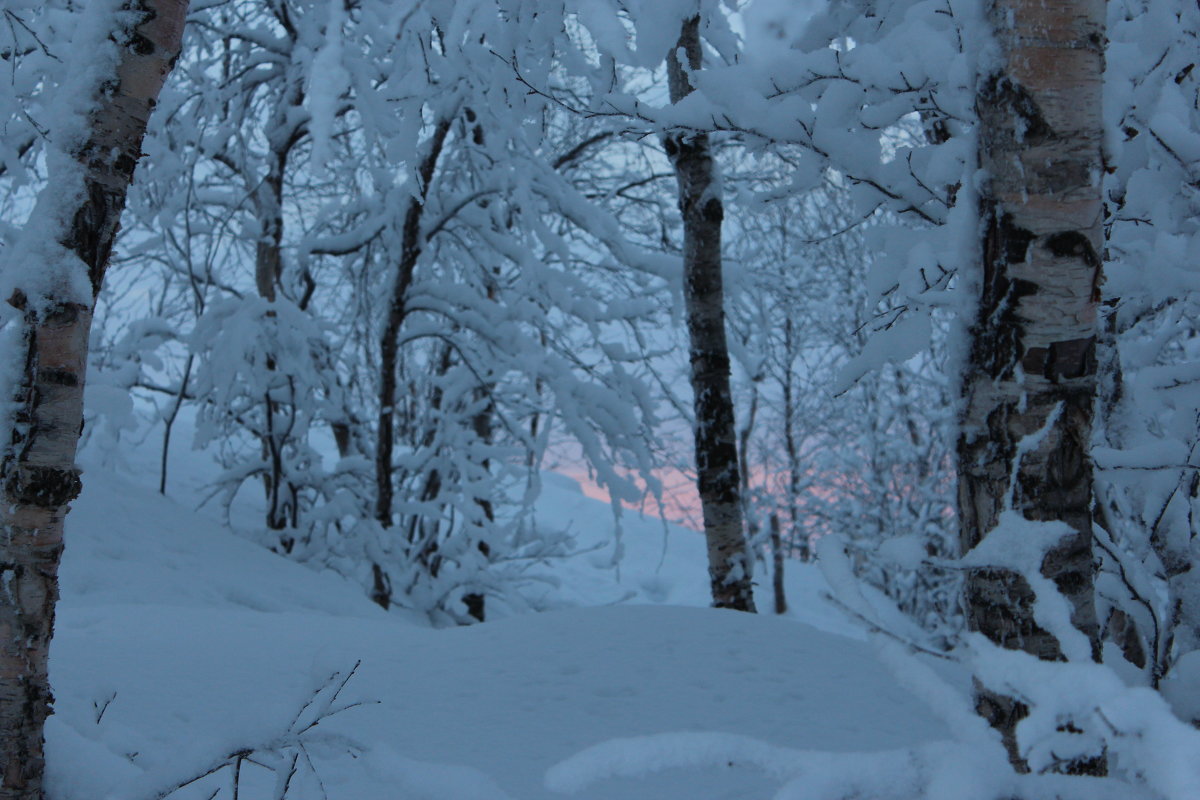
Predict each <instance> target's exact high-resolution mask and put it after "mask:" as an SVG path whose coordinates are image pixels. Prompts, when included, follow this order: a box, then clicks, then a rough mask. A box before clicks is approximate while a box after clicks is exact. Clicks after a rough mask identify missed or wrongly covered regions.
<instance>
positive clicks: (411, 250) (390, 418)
mask: <svg viewBox="0 0 1200 800" xmlns="http://www.w3.org/2000/svg"><path fill="white" fill-rule="evenodd" d="M450 123H451V119H450V117H449V116H446V117H443V118H442V119H439V120H438V122H437V124H436V125H435V126H434V129H433V135H432V136H431V137H430V138H429V149H428V150H427V151H426V152H425V157H424V158H423V159H421V164H420V166H419V167H418V168H417V172H416V176H415V180H416V182H417V185H416V191H415V192H414V193H413V196H412V198H411V199H410V200H409V201H408V208H407V209H406V210H405V212H404V228H403V230H402V233H401V235H402V237H403V241H402V242H401V245H400V263H399V264H397V266H396V275H395V277H394V278H393V280H392V291H391V294H390V296H389V297H388V306H387V319H386V321H385V323H384V327H383V334H382V335H381V336H380V337H379V424H378V425H377V427H376V433H375V519H376V520H378V521H379V524H380V525H382V526H383V527H385V528H389V527H391V525H392V496H393V488H392V471H393V464H392V453H393V450H394V448H395V444H396V443H395V441H394V440H395V437H396V358H397V355H398V353H399V350H400V329H401V328H402V327H403V326H404V320H405V318H406V317H407V316H408V306H407V301H408V289H409V287H410V286H412V282H413V276H414V275H415V274H416V270H417V261H418V259H420V257H421V248H422V245H423V244H424V242H423V241H422V239H421V218H422V216H423V215H424V212H425V198H426V196H427V195H428V194H429V184H430V183H432V182H433V175H434V171H435V170H436V169H437V163H438V159H439V158H440V157H441V155H442V147H443V146H444V145H445V144H446V135H447V134H449V133H450ZM376 575H377V576H378V575H379V572H378V567H377V568H376ZM378 583H379V581H378V579H377V580H376V584H377V586H376V590H377V592H378V590H379V588H380V587H379V586H378Z"/></svg>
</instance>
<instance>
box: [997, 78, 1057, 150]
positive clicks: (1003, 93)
mask: <svg viewBox="0 0 1200 800" xmlns="http://www.w3.org/2000/svg"><path fill="white" fill-rule="evenodd" d="M979 102H980V104H981V105H983V106H984V107H987V108H988V109H989V111H990V112H991V113H992V114H994V113H996V112H999V113H1001V114H1004V113H1008V114H1013V115H1015V116H1016V117H1018V118H1019V119H1020V120H1021V122H1022V123H1023V125H1024V133H1023V135H1021V136H1019V137H1018V136H1017V134H1016V132H1015V131H1013V138H1014V140H1015V141H1014V142H1013V144H1014V145H1015V144H1017V143H1018V142H1020V143H1021V145H1022V146H1023V147H1028V146H1031V145H1037V144H1041V143H1043V142H1045V141H1047V140H1049V139H1051V138H1053V136H1054V129H1053V128H1051V127H1050V123H1048V122H1047V121H1046V117H1045V115H1044V114H1043V113H1042V109H1041V106H1039V105H1038V102H1037V100H1035V99H1034V97H1033V95H1032V94H1030V93H1029V90H1028V89H1026V88H1025V87H1024V86H1022V85H1021V84H1019V83H1017V82H1016V81H1014V80H1012V78H1010V77H1008V76H1006V75H991V76H990V77H988V78H987V80H986V81H984V83H983V86H982V87H981V89H980V92H979ZM993 132H997V131H993ZM1005 133H1007V131H1005Z"/></svg>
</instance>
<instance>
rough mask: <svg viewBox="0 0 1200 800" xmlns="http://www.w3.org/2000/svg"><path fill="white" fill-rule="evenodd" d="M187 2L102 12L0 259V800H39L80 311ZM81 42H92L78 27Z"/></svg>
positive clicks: (81, 347)
mask: <svg viewBox="0 0 1200 800" xmlns="http://www.w3.org/2000/svg"><path fill="white" fill-rule="evenodd" d="M114 5H115V4H114ZM187 6H188V4H187V0H140V2H128V3H125V4H124V6H123V9H122V11H120V12H119V13H118V14H117V15H116V16H114V17H112V22H111V28H110V29H111V31H112V35H111V37H110V40H111V42H113V44H111V45H107V46H111V47H113V48H114V49H115V50H116V51H117V54H116V58H115V71H114V72H112V73H109V74H108V75H104V76H100V78H101V79H100V80H96V83H95V84H94V87H93V92H94V95H95V107H94V109H93V110H92V112H91V114H90V116H89V117H88V119H87V124H86V126H85V127H84V129H83V130H82V131H80V133H79V138H77V139H74V140H71V141H58V142H56V143H55V144H56V145H57V146H58V148H59V149H60V150H61V151H62V152H63V153H64V155H65V156H67V157H68V158H69V159H70V160H71V161H73V162H74V163H73V164H71V165H69V166H68V167H67V168H65V169H56V170H54V172H52V174H51V176H50V181H49V184H48V185H47V186H46V188H45V189H44V190H43V192H42V194H41V196H40V197H39V201H38V205H37V207H36V208H35V209H34V211H33V216H32V218H31V224H30V226H29V228H28V230H27V233H26V236H33V235H35V233H36V234H40V235H41V237H42V238H41V240H39V241H29V240H25V241H22V242H21V243H20V244H18V245H17V246H16V247H15V248H14V250H15V253H14V254H13V255H12V256H10V260H9V261H8V262H7V263H6V264H5V270H6V271H10V275H9V276H7V277H8V279H9V282H10V283H13V284H15V285H16V287H17V288H16V291H15V292H14V293H13V295H12V297H11V298H9V303H10V304H11V305H13V306H14V307H16V308H17V309H18V310H19V311H20V313H21V315H22V317H23V319H24V322H25V328H24V337H23V352H21V353H19V354H15V356H13V357H14V359H15V360H16V361H17V362H18V363H17V365H16V368H17V369H18V370H19V374H20V378H19V380H18V385H17V386H16V387H15V391H16V398H15V399H16V400H17V403H18V410H17V411H16V414H15V416H14V418H13V419H12V420H11V421H10V422H9V425H8V427H9V430H10V431H11V433H10V436H9V441H8V443H7V448H6V450H5V452H4V455H3V461H2V464H0V477H2V481H3V482H2V487H3V488H2V491H3V494H4V500H3V504H2V509H0V525H2V526H3V536H0V582H2V584H3V587H4V591H3V592H0V800H41V799H42V797H43V792H42V773H43V766H44V762H43V739H42V728H43V725H44V723H45V720H46V717H47V716H48V715H49V714H50V705H51V699H52V698H51V695H50V687H49V683H48V681H47V675H46V666H47V664H46V660H47V659H46V657H47V651H48V649H49V645H50V637H51V634H52V632H53V627H54V604H55V601H56V600H57V598H58V563H59V557H60V555H61V554H62V547H63V544H62V542H63V520H64V518H65V517H66V513H67V508H68V504H69V503H70V502H71V500H73V499H74V498H75V497H76V496H77V495H78V493H79V489H80V480H79V470H78V469H77V468H76V467H75V448H76V445H77V443H78V440H79V432H80V428H81V427H82V425H83V379H84V369H85V364H86V361H87V347H88V332H89V330H90V327H91V321H92V308H93V306H94V303H95V296H96V294H97V293H98V292H99V291H100V285H101V281H102V280H103V277H104V270H105V267H106V266H107V264H108V259H109V255H110V254H111V252H112V247H113V240H114V238H115V236H116V232H117V228H118V226H119V221H120V217H121V212H122V210H123V209H124V207H125V194H126V191H127V190H128V187H129V182H130V180H131V179H132V177H133V170H134V167H135V166H136V164H137V161H138V158H140V157H141V143H142V137H143V135H144V134H145V131H146V122H147V120H148V119H149V117H150V112H151V111H152V110H153V108H154V104H155V102H156V100H157V97H158V93H159V91H160V89H161V88H162V85H163V82H164V80H165V79H166V76H167V73H168V72H169V71H170V69H171V66H172V65H173V63H174V60H175V58H176V56H177V55H178V53H179V48H180V40H181V37H182V34H183V22H184V17H185V16H186V14H187ZM130 12H132V13H130ZM81 35H82V36H83V37H85V38H88V39H91V38H95V33H94V32H93V31H90V30H85V31H83V32H82V33H81ZM101 41H103V40H101ZM97 55H98V56H104V55H105V54H104V53H102V52H98V53H97ZM93 79H95V78H94V76H93ZM60 135H62V134H60ZM47 221H49V226H48V229H47V228H43V227H41V226H43V225H45V224H46V222H47ZM51 240H53V241H51ZM58 248H62V251H59V252H60V253H61V254H60V255H58V256H57V257H54V256H52V260H46V258H45V257H46V256H47V255H50V254H54V253H55V251H56V250H58ZM63 251H65V252H63ZM35 254H40V255H41V256H42V259H41V260H39V261H38V263H32V259H33V258H34V257H35ZM22 259H24V260H25V262H26V263H22ZM80 262H82V263H80ZM46 273H51V274H52V275H53V278H52V279H51V280H46V279H45V278H46ZM55 273H57V274H55ZM89 283H90V287H91V291H90V292H88V291H87V289H86V288H84V287H87V286H88V285H89Z"/></svg>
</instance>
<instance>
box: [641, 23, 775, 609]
mask: <svg viewBox="0 0 1200 800" xmlns="http://www.w3.org/2000/svg"><path fill="white" fill-rule="evenodd" d="M680 50H682V51H683V52H684V54H685V55H686V58H687V61H688V65H687V68H686V69H685V67H684V65H683V64H682V63H681V62H680V60H679V51H680ZM702 61H703V58H702V53H701V49H700V18H699V17H692V18H691V19H689V20H687V21H685V22H684V23H683V28H682V31H681V32H680V36H679V43H678V45H677V46H676V47H675V48H674V49H672V50H671V52H670V53H669V54H668V55H667V79H668V81H669V88H670V92H671V102H672V103H678V102H679V101H680V100H682V99H683V98H685V97H687V96H688V95H689V94H691V93H692V85H691V82H690V81H689V80H688V73H689V72H694V71H697V70H699V69H700V67H701V64H702ZM663 147H664V149H665V150H666V151H667V156H668V157H669V158H670V159H671V164H672V166H673V167H674V168H675V177H676V179H677V180H678V183H679V209H680V212H681V213H682V215H683V274H684V280H683V295H684V301H685V303H686V305H687V322H688V337H689V340H690V360H691V367H692V371H691V380H692V393H693V395H694V396H695V399H694V404H695V406H694V407H695V413H696V423H695V426H696V427H695V438H696V473H697V477H698V482H699V489H700V505H701V509H702V512H703V515H704V535H705V538H706V539H707V542H708V572H709V577H710V578H711V579H712V595H713V605H714V606H716V607H717V608H733V609H737V610H739V611H754V610H755V609H754V593H753V585H752V581H751V579H752V569H753V563H752V561H751V559H750V557H749V553H748V552H747V549H746V538H745V533H744V531H743V530H742V527H743V524H742V506H741V498H740V492H739V483H740V477H739V474H738V455H737V438H736V431H735V429H734V415H733V395H732V393H731V392H730V388H729V347H728V344H727V342H726V338H725V298H724V289H723V286H722V282H721V221H722V219H723V218H724V208H723V206H722V203H721V190H720V184H719V181H718V180H717V177H716V174H715V167H714V164H713V156H712V152H711V150H710V148H709V140H708V135H707V134H704V133H673V134H670V135H668V136H666V137H665V138H664V140H663Z"/></svg>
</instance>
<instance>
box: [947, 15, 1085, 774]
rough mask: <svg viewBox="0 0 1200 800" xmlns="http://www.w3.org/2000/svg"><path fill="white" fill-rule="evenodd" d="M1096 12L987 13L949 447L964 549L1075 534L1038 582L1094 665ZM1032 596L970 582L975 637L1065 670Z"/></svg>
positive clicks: (1003, 709) (998, 700)
mask: <svg viewBox="0 0 1200 800" xmlns="http://www.w3.org/2000/svg"><path fill="white" fill-rule="evenodd" d="M1104 14H1105V11H1104V3H1103V2H1102V1H1101V0H1051V1H1050V2H1043V0H992V2H991V4H990V6H989V9H988V18H989V20H990V23H991V26H992V30H993V33H994V35H995V38H996V42H997V44H998V58H997V59H996V60H995V66H994V67H993V71H991V72H986V73H983V74H981V75H980V78H979V85H978V95H977V103H978V113H979V160H980V166H981V168H982V172H983V174H984V175H986V176H987V180H986V182H985V183H984V185H983V186H982V189H981V194H980V214H981V217H982V231H983V248H982V250H983V252H982V259H983V269H982V276H981V284H980V286H979V291H980V301H979V309H978V316H977V317H976V320H975V323H974V326H973V327H972V329H971V342H970V355H969V361H968V364H967V371H966V375H965V378H964V384H963V391H964V395H965V402H964V410H963V417H962V420H961V430H960V435H959V440H958V471H959V490H958V505H959V515H960V526H961V527H960V544H961V547H962V550H963V552H966V551H969V550H970V549H971V548H973V547H975V546H976V545H977V544H979V543H980V541H981V540H983V539H984V537H986V536H987V535H988V533H989V532H991V531H992V530H993V529H994V528H995V527H996V525H997V522H998V518H999V516H1000V514H1001V513H1002V512H1004V511H1007V510H1008V509H1009V508H1010V507H1011V509H1012V510H1014V511H1017V512H1019V513H1020V514H1022V515H1023V516H1024V517H1025V518H1027V519H1030V520H1039V521H1060V522H1064V523H1066V524H1067V525H1069V526H1070V527H1071V529H1072V530H1073V531H1074V533H1073V534H1072V535H1069V536H1067V537H1066V538H1064V539H1063V540H1062V541H1061V542H1060V543H1059V545H1058V546H1057V547H1055V548H1054V549H1053V550H1052V551H1050V552H1049V553H1048V554H1047V555H1046V557H1045V559H1044V561H1043V562H1042V574H1043V575H1045V576H1046V577H1047V578H1049V579H1051V580H1053V581H1054V583H1055V584H1056V585H1057V587H1058V589H1059V591H1061V592H1062V593H1063V594H1064V595H1065V596H1066V597H1067V599H1068V600H1069V601H1070V603H1071V607H1072V622H1073V623H1074V625H1075V626H1076V627H1077V628H1079V630H1081V631H1082V632H1083V633H1084V634H1085V635H1086V636H1087V637H1088V639H1089V640H1090V641H1091V643H1092V648H1093V656H1095V653H1096V651H1097V650H1098V635H1097V625H1096V610H1095V605H1094V596H1093V594H1094V593H1093V566H1092V543H1091V539H1092V533H1091V526H1092V464H1091V460H1090V456H1089V453H1088V443H1089V440H1090V438H1091V428H1092V406H1093V402H1094V400H1095V396H1096V355H1095V352H1096V340H1097V333H1098V331H1097V322H1096V319H1097V301H1098V299H1099V294H1100V292H1099V284H1100V281H1101V262H1100V252H1101V198H1100V175H1101V174H1102V173H1103V168H1102V162H1101V139H1102V117H1101V105H1100V102H1101V75H1102V72H1103V66H1104V62H1103V46H1104ZM1014 481H1015V485H1010V484H1012V483H1013V482H1014ZM1010 502H1011V506H1010V505H1009V504H1010ZM1033 599H1034V598H1033V592H1032V591H1031V590H1030V587H1029V584H1028V583H1027V582H1026V581H1025V580H1024V579H1023V578H1021V577H1020V576H1018V575H1016V574H1014V573H1012V572H1006V571H1003V570H995V569H988V570H975V571H973V572H972V573H971V574H970V575H968V578H967V582H966V606H967V622H968V625H969V626H970V627H971V628H972V629H973V630H977V631H979V632H981V633H983V634H984V635H986V636H987V637H988V638H989V639H991V640H992V641H994V642H996V643H997V644H999V645H1001V646H1003V647H1006V648H1009V649H1015V650H1023V651H1025V652H1028V653H1032V654H1034V655H1036V656H1038V657H1039V658H1043V659H1051V660H1058V659H1061V658H1062V657H1063V654H1062V649H1061V647H1060V643H1059V642H1058V641H1057V640H1056V639H1055V637H1054V636H1053V635H1052V634H1051V633H1050V632H1048V631H1046V630H1044V629H1042V628H1041V627H1040V626H1038V625H1037V624H1036V623H1035V621H1034V618H1033V613H1032V603H1033ZM978 705H979V710H980V712H981V713H982V714H983V715H984V716H985V717H987V718H988V719H989V721H990V722H991V723H992V724H993V725H994V726H995V727H996V728H997V729H999V730H1000V732H1001V733H1002V734H1003V736H1004V739H1005V743H1006V746H1007V747H1008V749H1009V754H1010V756H1011V757H1012V758H1013V760H1014V763H1015V764H1016V765H1017V766H1018V767H1019V768H1023V767H1024V766H1025V765H1024V764H1023V763H1021V759H1020V757H1019V755H1018V753H1017V751H1016V745H1015V738H1014V730H1015V726H1016V723H1017V722H1018V721H1020V719H1021V718H1022V717H1024V716H1025V714H1026V713H1027V709H1026V708H1024V707H1023V706H1022V704H1021V703H1019V702H1017V701H1016V700H1015V699H1012V698H1007V697H1000V696H997V695H994V694H990V693H987V692H984V691H981V692H980V695H979V697H978ZM1102 768H1103V767H1102V764H1093V765H1091V766H1090V767H1089V766H1088V765H1076V769H1079V770H1082V771H1089V770H1092V771H1094V770H1096V769H1102Z"/></svg>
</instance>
